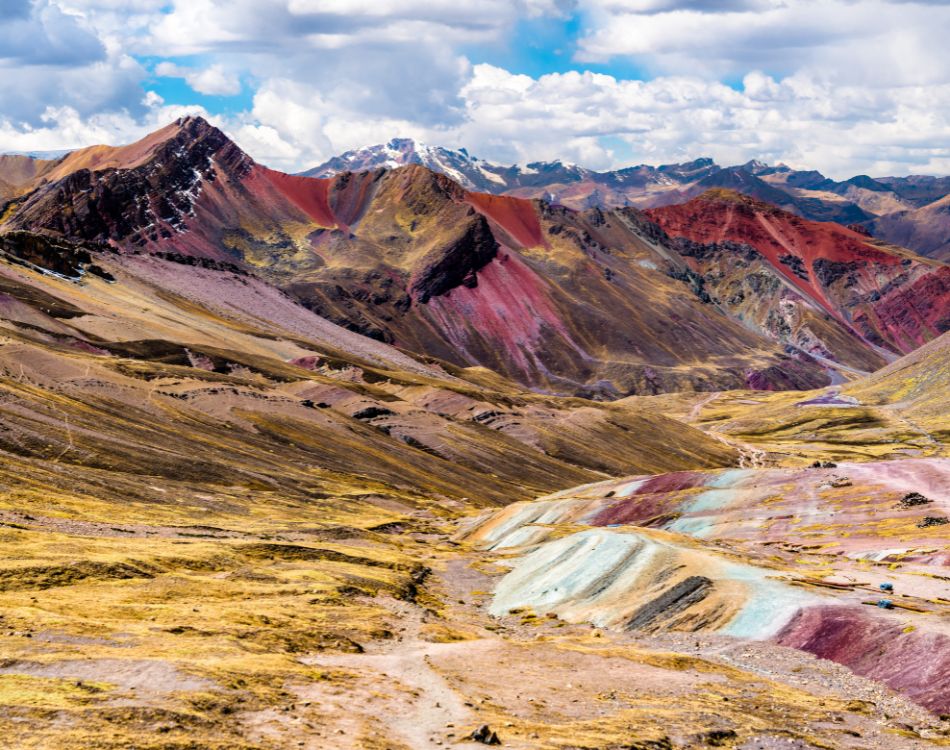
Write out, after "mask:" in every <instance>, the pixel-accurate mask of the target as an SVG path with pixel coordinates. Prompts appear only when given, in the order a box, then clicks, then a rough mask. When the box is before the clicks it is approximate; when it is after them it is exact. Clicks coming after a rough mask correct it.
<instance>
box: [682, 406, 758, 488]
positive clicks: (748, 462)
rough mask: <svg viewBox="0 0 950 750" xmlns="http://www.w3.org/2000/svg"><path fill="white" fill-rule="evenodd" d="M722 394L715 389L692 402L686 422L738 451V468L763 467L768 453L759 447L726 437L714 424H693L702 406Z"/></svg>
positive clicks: (697, 418)
mask: <svg viewBox="0 0 950 750" xmlns="http://www.w3.org/2000/svg"><path fill="white" fill-rule="evenodd" d="M720 396H722V392H721V391H716V392H715V393H712V394H710V395H709V396H708V397H707V398H704V399H703V400H702V401H698V402H696V403H695V404H693V408H692V409H690V411H689V415H688V416H687V417H686V420H685V421H686V422H687V424H690V425H692V426H694V427H696V428H698V429H700V430H703V432H705V433H706V434H707V435H709V436H710V437H713V438H715V439H716V440H718V441H719V442H720V443H723V444H724V445H728V446H729V447H730V448H733V449H735V450H737V451H739V468H740V469H763V468H765V467H766V466H768V458H767V456H768V454H767V453H766V452H765V451H764V450H762V449H761V448H756V447H755V446H752V445H749V444H748V443H743V442H740V441H738V440H733V439H731V438H727V437H726V436H724V435H723V434H722V433H720V432H719V431H718V430H717V429H716V427H715V426H714V425H697V424H695V423H696V422H697V421H698V420H699V416H700V413H701V412H702V410H703V408H705V407H706V406H708V405H709V404H711V403H712V402H713V401H715V400H716V399H718V398H719V397H720Z"/></svg>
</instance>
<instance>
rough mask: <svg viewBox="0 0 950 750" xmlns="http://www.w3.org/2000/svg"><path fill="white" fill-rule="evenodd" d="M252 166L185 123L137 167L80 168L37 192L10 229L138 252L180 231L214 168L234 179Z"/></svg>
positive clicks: (201, 124)
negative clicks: (128, 246) (26, 229)
mask: <svg viewBox="0 0 950 750" xmlns="http://www.w3.org/2000/svg"><path fill="white" fill-rule="evenodd" d="M251 164H252V162H251V160H250V159H249V158H248V157H247V156H246V155H245V154H244V153H243V152H242V151H241V150H240V149H239V148H238V147H237V146H235V145H234V144H233V143H232V142H231V141H230V140H229V139H228V137H227V136H226V135H225V134H224V133H222V132H221V131H220V130H218V129H217V128H214V127H212V126H211V125H209V124H208V123H207V122H205V121H204V120H200V119H189V120H185V121H183V123H182V126H181V128H180V129H179V131H178V133H177V134H175V135H174V136H173V137H172V138H170V139H169V140H167V141H166V142H164V143H162V144H161V145H160V146H158V148H157V149H156V150H155V152H154V154H153V157H152V158H150V159H149V160H148V161H147V162H146V163H144V164H143V165H141V166H139V167H135V168H132V169H106V170H103V171H98V172H93V171H90V170H88V169H81V170H79V171H77V172H73V173H72V174H70V175H68V176H66V177H64V178H63V179H62V180H59V181H58V182H55V183H53V184H51V185H44V186H41V187H39V188H37V189H36V190H35V191H34V192H33V193H32V194H31V195H29V196H28V197H27V198H26V199H25V200H24V201H23V203H22V205H21V206H20V207H19V208H18V210H17V213H16V216H15V218H14V220H13V222H12V223H13V225H14V226H29V227H30V228H32V229H41V230H45V231H48V232H53V233H56V234H59V235H62V236H66V237H75V238H79V239H83V240H90V241H97V242H106V241H112V242H121V241H129V242H130V243H131V244H132V245H137V246H142V245H144V244H145V243H146V242H147V241H148V240H151V241H158V240H159V239H160V238H168V237H170V236H172V233H173V232H179V231H182V230H183V229H184V223H185V220H186V219H187V217H188V216H190V215H191V214H192V213H193V211H194V205H195V202H196V201H197V199H198V196H199V195H200V193H201V189H202V182H203V181H205V180H207V181H209V182H213V181H214V180H215V179H216V177H217V171H218V170H224V171H225V172H226V173H228V174H231V175H233V176H236V177H240V176H241V175H242V174H244V173H246V171H247V170H249V169H250V166H251Z"/></svg>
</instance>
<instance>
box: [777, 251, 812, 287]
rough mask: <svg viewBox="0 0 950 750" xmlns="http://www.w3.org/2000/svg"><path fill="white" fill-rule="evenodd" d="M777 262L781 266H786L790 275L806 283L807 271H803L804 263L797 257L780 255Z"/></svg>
mask: <svg viewBox="0 0 950 750" xmlns="http://www.w3.org/2000/svg"><path fill="white" fill-rule="evenodd" d="M778 260H779V263H781V264H782V265H785V266H788V267H789V268H790V269H791V271H792V273H793V274H795V275H796V276H797V277H798V278H800V279H804V280H805V281H808V271H807V270H806V269H805V262H804V261H803V260H802V259H801V258H799V257H798V256H797V255H791V254H788V255H782V256H779V259H778Z"/></svg>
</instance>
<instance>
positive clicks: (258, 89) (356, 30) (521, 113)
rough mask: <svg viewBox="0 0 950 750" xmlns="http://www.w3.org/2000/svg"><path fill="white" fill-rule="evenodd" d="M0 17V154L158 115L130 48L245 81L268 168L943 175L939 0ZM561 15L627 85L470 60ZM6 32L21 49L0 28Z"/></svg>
mask: <svg viewBox="0 0 950 750" xmlns="http://www.w3.org/2000/svg"><path fill="white" fill-rule="evenodd" d="M7 5H9V6H10V7H9V9H8V8H7V7H6V6H7ZM4 10H5V11H7V12H6V13H5V14H4V15H3V16H2V17H0V149H4V148H7V149H9V148H20V149H25V148H36V149H39V148H57V147H62V146H69V145H81V143H80V140H81V139H82V138H83V137H87V138H89V139H93V140H112V141H120V140H131V139H132V138H133V137H137V136H138V135H140V134H141V133H142V132H144V131H145V130H146V129H148V128H150V127H152V126H153V125H157V124H159V122H158V120H157V118H160V117H163V116H165V115H168V114H170V113H171V112H172V111H173V110H172V109H171V108H169V107H166V106H165V104H164V103H162V102H160V101H159V100H158V99H157V98H156V96H155V95H154V94H153V95H152V96H151V97H146V92H145V84H146V83H147V81H148V78H149V72H148V70H146V69H145V68H144V67H143V66H142V65H141V64H140V63H139V62H137V60H136V58H137V57H142V56H146V55H148V56H154V57H157V58H158V59H159V62H158V64H156V65H155V66H154V67H153V71H154V73H155V74H157V75H159V76H175V77H179V78H182V79H184V80H185V81H186V82H187V83H188V85H189V86H190V87H191V88H192V89H193V90H194V91H196V92H198V93H203V94H209V95H233V94H236V93H238V92H240V91H241V90H242V85H243V86H246V87H248V88H249V89H250V90H252V91H253V93H254V96H253V104H252V106H251V107H250V109H249V110H248V111H246V112H242V113H237V114H232V115H229V116H228V118H227V119H223V120H221V124H222V125H224V126H226V129H227V130H228V132H229V133H231V134H232V135H233V136H235V137H236V138H237V140H238V141H239V143H240V144H241V145H242V146H243V147H244V148H245V149H246V150H248V151H249V153H251V154H252V156H254V157H255V158H257V159H258V160H260V161H263V162H264V163H268V164H271V165H273V166H277V167H281V168H284V169H303V168H306V167H308V166H311V165H313V164H314V163H316V162H318V161H321V160H323V159H325V158H328V157H329V156H331V155H333V154H335V153H338V152H340V151H343V150H345V149H348V148H353V147H357V146H361V145H365V144H367V143H375V142H380V141H385V140H388V139H389V138H392V137H394V136H410V137H415V138H419V139H421V140H426V141H428V142H430V143H441V144H444V145H447V146H454V147H458V146H466V147H468V148H469V149H470V150H471V151H472V152H473V153H475V154H477V155H479V156H482V157H483V158H492V159H496V160H500V161H506V162H511V161H527V160H535V159H553V158H562V159H565V160H568V161H575V162H578V163H581V164H584V165H587V166H591V167H595V168H607V167H616V166H622V165H625V164H628V163H631V162H638V161H647V162H652V163H656V162H669V161H678V160H684V159H691V158H694V157H696V156H699V155H706V154H710V155H712V156H714V157H716V158H717V160H719V161H720V162H723V163H737V162H744V161H747V160H748V159H751V158H760V159H765V160H767V161H785V162H788V163H790V164H792V165H795V166H801V167H809V168H818V169H821V170H822V171H825V172H827V173H829V174H831V175H832V176H837V177H844V176H850V175H851V174H854V173H859V172H869V173H877V174H880V173H883V172H890V173H898V174H900V173H907V172H911V171H916V172H944V173H948V172H950V90H948V86H950V47H948V46H947V45H946V44H945V42H944V40H943V38H942V37H943V34H944V31H945V29H947V28H950V6H948V4H947V3H945V2H937V1H936V0H934V2H930V3H927V2H898V1H897V0H716V1H715V2H713V0H484V1H483V2H482V3H479V4H473V3H460V2H458V0H398V2H397V0H36V1H35V2H32V3H28V2H26V0H6V2H5V4H4ZM570 14H578V18H579V20H580V25H581V28H582V29H583V30H582V32H581V33H580V38H579V41H578V44H577V48H576V50H574V56H575V57H574V59H575V63H576V64H577V66H578V67H579V68H581V69H583V68H584V67H587V66H593V65H595V64H600V63H611V64H612V63H614V62H616V63H622V64H623V65H624V66H626V67H623V68H620V69H630V66H632V68H633V69H638V70H643V71H646V72H647V75H646V76H645V77H646V78H647V79H648V80H645V81H640V80H621V79H618V78H615V77H612V76H609V75H603V74H598V73H593V72H582V70H581V71H578V72H566V73H559V74H551V75H543V76H535V77H532V76H528V75H518V74H515V73H513V72H511V71H509V70H506V69H504V68H502V67H499V66H496V65H488V64H478V63H480V62H481V59H483V58H484V57H485V55H487V54H489V53H490V50H491V49H495V50H497V49H501V48H503V47H504V46H505V45H506V44H508V43H509V41H510V35H511V34H512V32H513V30H514V29H515V28H516V25H517V24H518V23H520V22H525V21H527V22H532V19H537V18H539V17H543V16H546V17H548V18H549V19H558V18H564V17H566V16H568V15H570ZM548 23H551V21H550V20H549V21H548ZM24 24H26V25H28V26H29V28H30V29H31V30H32V31H33V33H34V37H35V39H36V40H37V41H36V42H35V43H34V44H32V48H31V46H30V45H26V44H24V43H23V42H20V41H17V40H19V38H20V37H18V36H16V35H15V34H14V30H15V29H17V28H26V26H24ZM64 40H66V41H65V42H64ZM70 40H75V43H74V44H72V43H67V42H70ZM4 41H7V44H6V45H5V44H4ZM11 42H12V43H11ZM559 43H560V42H559ZM486 50H488V51H489V52H486ZM70 56H72V61H70ZM469 57H472V58H473V59H472V60H471V61H470V60H469ZM42 60H45V61H46V62H41V61H42ZM57 60H58V61H59V62H58V63H57V62H56V61H57ZM150 65H151V63H150ZM724 80H727V81H731V82H736V81H739V82H741V83H740V84H738V85H733V86H730V85H726V84H724V83H722V82H721V81H724ZM179 109H182V108H179ZM169 119H171V118H170V117H169ZM14 143H16V144H26V145H19V146H14V145H11V144H14Z"/></svg>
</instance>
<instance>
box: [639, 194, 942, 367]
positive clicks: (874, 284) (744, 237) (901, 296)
mask: <svg viewBox="0 0 950 750" xmlns="http://www.w3.org/2000/svg"><path fill="white" fill-rule="evenodd" d="M648 214H649V216H650V217H651V218H652V219H653V220H655V221H656V222H657V223H658V224H659V225H660V226H661V227H663V229H664V230H665V231H666V232H668V233H669V234H670V235H672V236H674V237H680V238H685V239H687V240H690V241H692V242H695V243H702V244H710V243H722V242H733V243H741V244H744V245H748V246H750V247H752V248H754V249H755V250H756V251H757V252H758V253H760V254H761V256H762V258H763V259H764V260H765V261H766V262H767V263H768V264H769V265H770V266H771V268H772V269H774V270H775V271H777V272H778V273H779V274H780V275H781V277H782V279H783V280H784V282H785V283H786V284H787V285H790V286H791V287H793V288H794V289H795V290H797V291H798V292H799V293H800V294H801V295H803V296H804V297H806V298H807V299H809V300H812V301H814V302H815V303H816V304H817V305H819V306H820V307H821V308H822V309H823V310H824V311H825V312H826V313H827V314H828V315H830V316H833V317H834V318H836V319H837V320H838V321H840V322H841V323H843V324H844V325H846V326H849V327H850V328H852V329H853V330H854V331H855V332H856V333H857V334H858V335H859V336H860V337H861V338H862V339H863V340H865V341H866V342H868V343H870V344H873V345H875V346H878V347H882V348H885V349H887V350H889V351H891V352H895V353H906V352H910V351H912V350H913V349H915V348H917V347H918V346H920V345H921V344H923V343H925V342H927V341H929V340H931V339H933V338H935V337H936V336H938V335H940V333H942V332H943V331H946V330H947V329H948V328H950V267H948V266H947V265H946V264H943V263H940V262H937V261H932V260H928V259H926V258H920V257H919V256H917V255H914V254H913V253H910V252H908V251H905V250H902V249H900V248H895V247H891V246H886V245H881V244H877V243H874V242H873V241H871V240H870V239H869V238H868V237H866V236H864V235H862V234H859V233H857V232H854V231H852V230H850V229H846V228H844V227H842V226H840V225H838V224H831V223H821V222H812V221H808V220H806V219H802V218H800V217H798V216H795V215H793V214H790V213H787V212H785V211H782V210H780V209H777V208H775V207H773V206H770V205H768V204H766V203H762V202H760V201H756V200H754V199H752V198H748V197H746V196H741V195H739V194H737V193H733V192H730V191H709V192H707V193H705V194H703V195H702V196H700V197H699V198H696V199H694V200H692V201H689V202H688V203H685V204H682V205H679V206H667V207H664V208H658V209H651V210H650V211H648ZM693 263H694V266H696V267H700V266H702V263H701V262H698V261H693Z"/></svg>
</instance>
